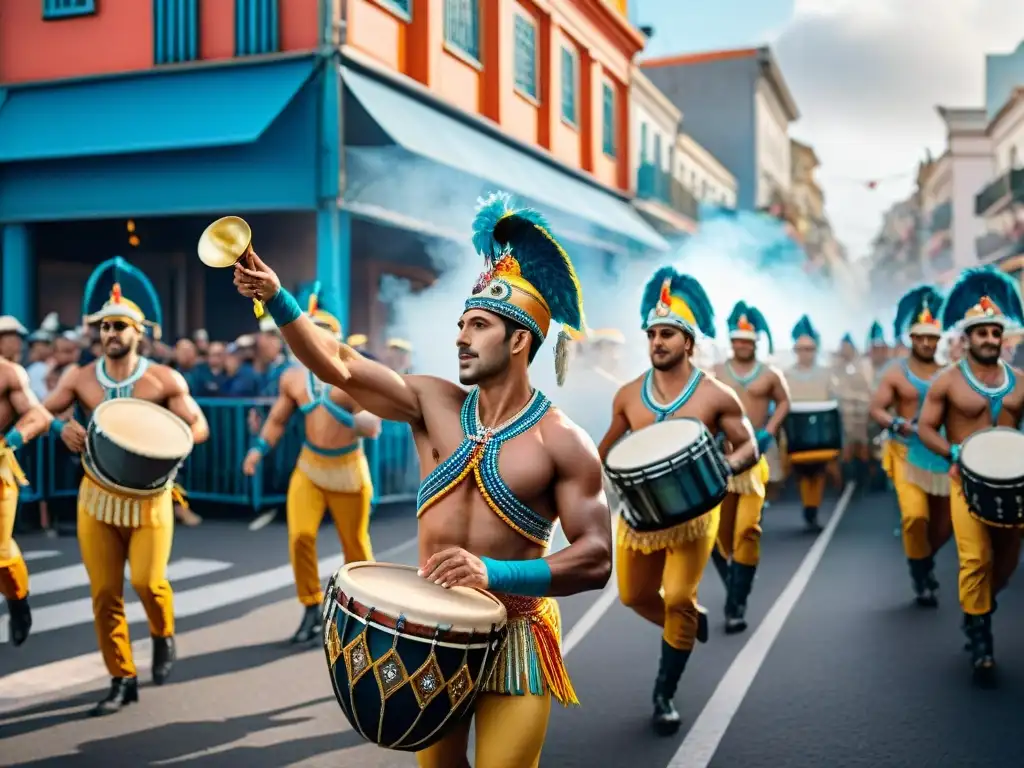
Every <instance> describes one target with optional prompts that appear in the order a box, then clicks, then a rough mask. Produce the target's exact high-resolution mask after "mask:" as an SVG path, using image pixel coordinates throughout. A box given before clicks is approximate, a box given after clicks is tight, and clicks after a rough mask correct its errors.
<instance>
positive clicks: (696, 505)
mask: <svg viewBox="0 0 1024 768" xmlns="http://www.w3.org/2000/svg"><path fill="white" fill-rule="evenodd" d="M605 474H606V475H607V477H608V480H609V481H610V482H611V483H612V485H614V486H615V487H616V488H617V489H618V491H619V495H620V496H621V497H622V500H623V502H624V503H623V505H622V518H623V520H625V521H626V524H627V525H629V527H631V528H633V529H634V530H636V531H661V530H665V529H666V528H671V527H672V526H675V525H680V524H682V523H685V522H689V521H690V520H693V519H695V518H698V517H700V516H701V515H703V514H705V513H706V512H710V511H711V510H712V509H714V508H715V507H717V506H718V505H719V504H721V503H722V501H723V500H724V499H725V496H726V494H727V493H728V492H729V476H730V475H731V474H732V472H731V470H730V469H729V465H728V464H727V463H726V461H725V457H724V456H722V452H721V451H720V450H719V448H718V446H717V444H716V443H715V440H714V439H713V438H712V436H711V433H710V432H708V430H707V428H706V427H705V426H704V424H703V423H702V422H700V421H698V420H697V419H669V420H667V421H661V422H658V423H657V424H652V425H651V426H649V427H646V428H645V429H641V430H638V431H636V432H633V433H631V434H628V435H626V436H625V437H624V438H622V440H620V441H619V442H618V443H616V444H615V445H614V446H613V447H612V449H611V450H610V451H609V452H608V459H607V461H606V462H605Z"/></svg>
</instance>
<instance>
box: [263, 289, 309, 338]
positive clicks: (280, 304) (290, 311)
mask: <svg viewBox="0 0 1024 768" xmlns="http://www.w3.org/2000/svg"><path fill="white" fill-rule="evenodd" d="M266 310H267V312H269V313H270V316H271V317H272V318H274V322H275V323H277V327H278V328H280V327H281V326H283V325H288V324H289V323H294V322H295V321H296V320H298V319H299V317H300V316H301V315H302V308H301V307H300V306H299V302H297V301H296V300H295V297H294V296H292V295H291V294H290V293H288V291H287V289H285V287H284V286H281V287H280V288H278V290H277V293H275V294H274V298H272V299H271V300H270V301H268V302H267V304H266Z"/></svg>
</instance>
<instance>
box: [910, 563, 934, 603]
mask: <svg viewBox="0 0 1024 768" xmlns="http://www.w3.org/2000/svg"><path fill="white" fill-rule="evenodd" d="M907 563H908V564H909V565H910V580H911V582H912V583H913V585H914V595H915V599H916V600H917V604H918V605H920V606H922V607H924V608H935V607H937V606H938V604H939V600H938V598H937V597H936V596H935V589H934V588H933V587H932V582H934V581H935V577H934V575H932V570H931V568H932V566H931V558H930V557H922V558H918V559H916V560H915V559H913V558H909V557H908V558H907ZM935 586H936V587H937V586H938V583H936V584H935Z"/></svg>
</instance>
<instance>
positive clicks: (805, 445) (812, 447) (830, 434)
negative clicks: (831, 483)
mask: <svg viewBox="0 0 1024 768" xmlns="http://www.w3.org/2000/svg"><path fill="white" fill-rule="evenodd" d="M783 429H785V431H786V447H787V449H788V450H789V459H790V462H791V463H793V464H819V463H820V464H824V463H827V462H829V461H831V460H832V459H834V458H835V457H836V456H838V455H839V452H840V451H841V450H842V448H843V424H842V419H841V418H840V415H839V403H837V402H836V401H835V400H828V401H822V402H802V403H791V404H790V406H789V414H788V415H787V416H786V421H785V423H784V425H783Z"/></svg>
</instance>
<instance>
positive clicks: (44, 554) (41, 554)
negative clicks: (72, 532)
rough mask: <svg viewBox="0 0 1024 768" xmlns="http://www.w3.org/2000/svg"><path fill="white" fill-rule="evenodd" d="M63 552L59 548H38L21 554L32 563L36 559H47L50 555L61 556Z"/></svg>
mask: <svg viewBox="0 0 1024 768" xmlns="http://www.w3.org/2000/svg"><path fill="white" fill-rule="evenodd" d="M60 555H61V552H60V550H59V549H36V550H33V551H32V552H22V553H21V556H22V557H23V558H24V559H25V562H26V563H31V562H33V561H35V560H45V559H46V558H48V557H60Z"/></svg>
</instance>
